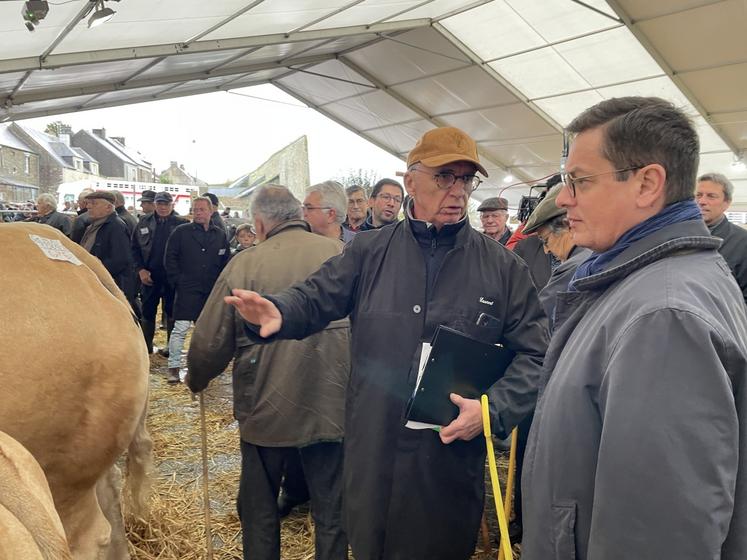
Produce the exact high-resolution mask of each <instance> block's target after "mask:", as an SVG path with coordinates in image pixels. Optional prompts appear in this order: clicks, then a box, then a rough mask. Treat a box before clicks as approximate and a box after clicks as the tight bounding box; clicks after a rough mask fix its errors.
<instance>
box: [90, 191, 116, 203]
mask: <svg viewBox="0 0 747 560" xmlns="http://www.w3.org/2000/svg"><path fill="white" fill-rule="evenodd" d="M94 198H101V199H102V200H106V201H107V202H111V203H112V204H114V202H115V201H116V198H115V197H114V193H113V192H111V191H93V192H92V193H91V194H89V195H88V196H86V200H92V199H94Z"/></svg>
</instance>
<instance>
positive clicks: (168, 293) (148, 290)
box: [140, 278, 174, 323]
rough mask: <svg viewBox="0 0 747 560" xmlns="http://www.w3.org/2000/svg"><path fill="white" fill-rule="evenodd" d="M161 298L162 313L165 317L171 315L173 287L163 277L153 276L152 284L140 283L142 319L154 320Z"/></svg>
mask: <svg viewBox="0 0 747 560" xmlns="http://www.w3.org/2000/svg"><path fill="white" fill-rule="evenodd" d="M161 298H163V302H164V305H163V310H162V311H163V313H164V315H166V316H167V317H171V316H172V315H173V308H174V288H172V287H171V286H169V284H168V282H166V280H165V279H161V278H153V285H152V286H146V285H145V284H143V285H142V288H140V299H141V302H142V309H143V319H144V320H146V321H150V322H151V323H153V322H155V320H156V311H157V310H158V302H159V301H161Z"/></svg>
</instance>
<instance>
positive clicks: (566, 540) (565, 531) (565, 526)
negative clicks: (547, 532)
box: [552, 502, 576, 560]
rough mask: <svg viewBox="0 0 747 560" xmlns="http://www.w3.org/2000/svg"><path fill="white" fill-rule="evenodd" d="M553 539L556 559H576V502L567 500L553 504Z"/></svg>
mask: <svg viewBox="0 0 747 560" xmlns="http://www.w3.org/2000/svg"><path fill="white" fill-rule="evenodd" d="M552 521H553V523H552V539H553V548H554V550H555V555H554V556H553V558H554V559H555V560H575V559H576V504H575V503H574V502H565V503H559V504H554V505H553V506H552Z"/></svg>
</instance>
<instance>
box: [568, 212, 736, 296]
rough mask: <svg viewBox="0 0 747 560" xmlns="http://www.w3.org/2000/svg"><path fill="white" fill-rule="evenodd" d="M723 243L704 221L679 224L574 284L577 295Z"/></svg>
mask: <svg viewBox="0 0 747 560" xmlns="http://www.w3.org/2000/svg"><path fill="white" fill-rule="evenodd" d="M720 245H721V240H720V239H718V238H715V237H711V233H710V232H709V231H708V228H707V227H706V225H705V222H703V221H701V220H697V221H696V220H690V221H687V222H679V223H676V224H672V225H670V226H667V227H664V228H662V229H660V230H659V231H657V232H655V233H653V234H651V235H649V236H648V237H644V238H643V239H641V240H639V241H637V242H636V243H633V245H631V246H630V247H628V248H627V249H626V250H625V251H623V252H622V253H620V254H619V255H618V256H617V257H616V258H615V259H614V260H613V261H612V262H611V263H610V265H609V267H608V268H607V269H606V270H604V271H603V272H600V273H599V274H594V275H592V276H589V277H587V278H584V279H582V280H578V281H577V282H576V283H575V287H576V289H577V290H578V291H580V292H581V291H591V290H602V289H604V288H606V287H607V286H608V285H609V284H612V283H613V282H616V281H618V280H620V279H622V278H625V277H626V276H629V275H630V274H632V273H634V272H635V271H637V270H639V269H641V268H643V267H645V266H648V265H649V264H651V263H654V262H656V261H659V260H661V259H664V258H666V257H669V256H671V255H673V254H676V253H680V252H683V251H708V250H713V251H715V250H716V249H718V248H719V247H720Z"/></svg>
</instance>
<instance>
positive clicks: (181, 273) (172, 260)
mask: <svg viewBox="0 0 747 560" xmlns="http://www.w3.org/2000/svg"><path fill="white" fill-rule="evenodd" d="M212 213H213V205H212V203H211V202H210V199H209V198H207V197H198V198H196V199H194V202H193V203H192V215H193V217H194V222H193V223H191V224H182V225H180V226H178V227H177V228H176V229H175V230H174V231H173V233H172V234H171V237H169V241H168V243H167V245H166V256H165V259H164V263H165V265H166V275H167V277H168V281H169V284H171V285H172V286H174V288H175V289H176V295H175V298H174V315H173V318H174V321H175V322H174V329H173V330H172V331H171V339H170V340H169V376H168V378H167V381H168V382H169V383H179V368H180V366H181V357H182V348H183V347H184V339H185V338H186V337H187V331H189V327H190V326H191V324H192V323H193V322H194V321H196V320H197V318H198V317H199V316H200V312H201V311H202V308H203V307H204V306H205V302H206V301H207V298H208V296H209V295H210V291H211V290H212V289H213V284H215V281H216V280H217V279H218V276H219V275H220V273H221V271H222V270H223V267H224V266H226V263H227V262H228V259H229V257H230V256H231V253H230V251H229V246H228V239H226V235H225V233H224V232H223V231H221V230H220V229H219V228H217V227H216V226H215V225H213V224H212V223H211V221H210V216H211V214H212Z"/></svg>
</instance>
